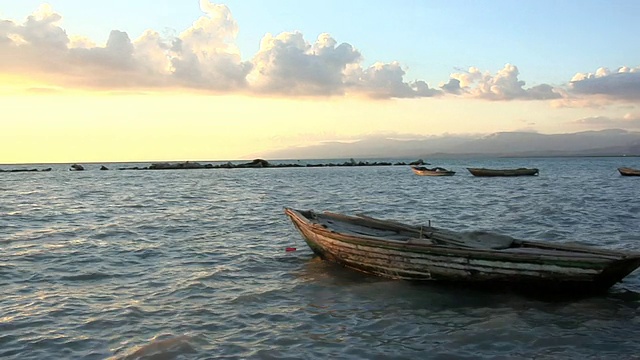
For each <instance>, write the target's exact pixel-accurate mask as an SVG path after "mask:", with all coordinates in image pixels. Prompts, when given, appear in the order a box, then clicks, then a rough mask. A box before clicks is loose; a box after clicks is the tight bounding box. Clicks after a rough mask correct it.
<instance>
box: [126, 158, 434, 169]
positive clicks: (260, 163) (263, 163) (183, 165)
mask: <svg viewBox="0 0 640 360" xmlns="http://www.w3.org/2000/svg"><path fill="white" fill-rule="evenodd" d="M419 161H420V162H422V161H421V160H419ZM391 165H407V164H406V163H404V162H396V163H391V162H378V161H375V162H368V161H355V160H354V159H350V160H349V161H345V162H343V163H317V164H301V163H277V164H272V163H270V162H268V161H267V160H264V159H255V160H253V161H251V162H247V163H239V164H234V163H232V162H230V161H229V162H226V163H224V164H216V165H214V164H200V163H198V162H192V161H185V162H179V163H168V162H162V163H153V164H151V165H150V166H143V167H140V166H134V167H123V168H119V169H118V170H192V169H254V168H282V167H286V168H291V167H324V166H391Z"/></svg>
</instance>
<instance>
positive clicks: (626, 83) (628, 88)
mask: <svg viewBox="0 0 640 360" xmlns="http://www.w3.org/2000/svg"><path fill="white" fill-rule="evenodd" d="M569 89H570V92H571V93H573V94H576V95H588V96H601V97H605V98H610V99H615V100H625V101H638V100H640V67H636V68H630V67H627V66H624V67H621V68H618V69H617V70H616V71H610V70H609V69H607V68H604V67H602V68H599V69H597V70H596V72H595V73H577V74H576V75H575V76H574V77H573V78H572V79H571V82H570V86H569Z"/></svg>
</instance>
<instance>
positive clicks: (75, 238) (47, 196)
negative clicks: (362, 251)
mask: <svg viewBox="0 0 640 360" xmlns="http://www.w3.org/2000/svg"><path fill="white" fill-rule="evenodd" d="M639 164H640V160H638V159H637V158H636V159H625V158H579V159H562V158H558V159H493V160H444V161H441V162H439V163H438V164H437V165H439V166H443V167H447V168H452V169H453V170H456V171H458V173H457V174H456V175H455V176H453V177H439V178H438V177H419V176H416V175H413V173H412V172H411V171H410V169H409V168H408V167H407V166H383V167H355V168H348V167H328V168H277V169H227V170H223V169H212V170H181V171H169V170H167V171H98V168H99V167H100V165H101V164H97V165H91V164H89V165H86V166H85V167H86V168H87V171H84V172H70V171H67V169H68V167H67V165H53V168H54V169H53V171H51V172H38V173H0V288H1V289H2V296H1V297H0V358H3V359H65V358H68V359H105V358H114V359H136V358H140V359H217V358H228V359H234V358H238V359H240V358H242V359H285V358H289V359H326V358H328V357H335V358H348V359H415V358H421V359H423V358H433V359H451V358H456V359H458V358H470V359H477V358H505V359H509V358H537V359H562V358H580V359H582V358H597V359H600V358H621V359H622V358H633V357H637V356H638V355H637V354H639V353H640V344H639V343H638V340H639V339H640V315H639V310H640V270H638V271H636V272H635V273H633V274H631V275H630V276H628V277H627V278H626V279H625V281H624V282H623V283H621V284H618V285H616V286H614V287H613V288H612V289H611V290H610V292H609V293H608V294H607V295H603V296H597V297H590V298H583V299H564V300H556V301H549V300H547V299H539V298H532V297H529V296H524V295H522V294H516V293H504V292H488V291H479V290H471V289H464V288H449V287H446V288H445V287H442V286H437V285H434V284H425V285H416V284H412V283H407V282H403V281H393V280H386V279H381V278H376V277H370V276H366V275H362V274H359V273H355V272H353V271H350V270H347V269H343V268H340V267H337V266H334V265H331V264H328V263H325V262H323V261H321V260H319V259H317V258H314V257H313V256H312V252H311V250H309V249H308V248H307V247H306V245H305V244H304V242H303V241H302V238H301V237H300V235H299V234H298V233H297V232H296V231H295V230H294V228H293V226H292V225H291V224H290V222H289V220H288V219H286V218H285V216H284V214H283V207H285V206H288V207H294V208H300V209H315V210H331V211H336V212H345V213H356V212H363V213H367V214H369V215H371V216H377V217H383V218H389V219H397V220H402V221H406V222H409V223H426V222H427V221H429V220H430V221H431V222H432V224H434V225H435V226H439V227H446V228H451V229H455V230H470V229H489V230H492V231H496V232H501V233H505V234H509V235H512V236H515V237H520V238H526V239H538V240H540V239H544V240H549V241H555V242H565V241H576V242H580V243H585V244H591V245H597V246H603V247H607V248H612V249H623V250H634V251H640V202H639V201H638V197H639V194H640V191H639V190H640V178H628V177H621V176H620V175H619V174H618V173H617V171H616V168H617V167H618V166H625V165H626V166H632V167H640V165H639ZM107 165H108V166H109V167H112V166H113V167H116V165H109V164H107ZM48 166H50V165H47V167H48ZM466 166H474V167H481V166H485V167H520V166H526V167H538V168H540V176H538V177H522V178H475V177H472V176H471V175H470V174H469V173H468V172H467V171H466V170H465V169H464V167H466ZM18 167H19V166H2V168H4V169H7V168H18ZM24 167H29V168H33V167H38V168H42V167H45V166H39V165H38V166H24ZM287 247H296V248H297V251H295V252H285V249H286V248H287Z"/></svg>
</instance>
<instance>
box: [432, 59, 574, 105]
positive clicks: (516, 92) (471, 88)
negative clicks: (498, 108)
mask: <svg viewBox="0 0 640 360" xmlns="http://www.w3.org/2000/svg"><path fill="white" fill-rule="evenodd" d="M518 75H519V71H518V68H517V67H516V66H515V65H512V64H506V65H505V66H504V68H502V69H501V70H500V71H498V72H497V73H496V74H495V75H492V74H491V73H489V72H481V71H480V70H479V69H478V68H476V67H471V68H469V70H468V71H466V72H460V73H454V74H452V75H451V78H450V79H449V82H447V83H445V84H441V85H440V88H441V89H442V90H443V91H444V92H446V93H449V94H457V95H465V96H469V97H474V98H480V99H486V100H495V101H498V100H550V99H558V98H560V97H561V96H562V95H561V94H560V93H559V92H557V91H556V90H555V89H554V88H553V87H552V86H551V85H547V84H541V85H537V86H534V87H531V88H525V87H524V86H525V82H524V81H522V80H519V79H518Z"/></svg>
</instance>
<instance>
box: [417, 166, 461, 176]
mask: <svg viewBox="0 0 640 360" xmlns="http://www.w3.org/2000/svg"><path fill="white" fill-rule="evenodd" d="M411 170H413V172H414V173H415V174H416V175H420V176H453V175H455V173H456V172H455V171H451V170H447V169H444V168H441V167H434V168H431V169H429V168H426V167H424V166H412V167H411Z"/></svg>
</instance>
